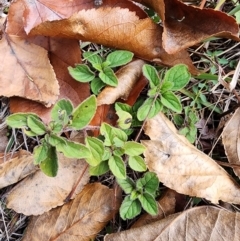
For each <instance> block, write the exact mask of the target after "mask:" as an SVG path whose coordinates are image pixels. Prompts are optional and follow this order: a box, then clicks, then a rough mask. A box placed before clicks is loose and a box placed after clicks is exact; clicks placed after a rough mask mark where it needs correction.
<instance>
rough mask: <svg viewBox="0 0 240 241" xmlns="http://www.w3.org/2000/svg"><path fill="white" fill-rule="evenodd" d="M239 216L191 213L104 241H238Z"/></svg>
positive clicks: (198, 210)
mask: <svg viewBox="0 0 240 241" xmlns="http://www.w3.org/2000/svg"><path fill="white" fill-rule="evenodd" d="M239 235H240V214H239V213H233V212H229V211H226V210H224V209H219V208H216V207H211V206H203V207H197V208H192V209H189V210H187V211H185V212H183V213H181V214H179V215H178V214H175V215H172V216H169V217H168V218H166V219H163V220H161V221H158V222H155V223H152V224H151V225H146V226H143V227H140V228H136V229H130V230H128V231H124V232H120V233H116V234H110V235H107V236H105V239H104V240H105V241H128V240H131V241H135V240H136V241H172V240H176V241H193V240H198V241H218V240H229V241H230V240H231V241H238V240H239Z"/></svg>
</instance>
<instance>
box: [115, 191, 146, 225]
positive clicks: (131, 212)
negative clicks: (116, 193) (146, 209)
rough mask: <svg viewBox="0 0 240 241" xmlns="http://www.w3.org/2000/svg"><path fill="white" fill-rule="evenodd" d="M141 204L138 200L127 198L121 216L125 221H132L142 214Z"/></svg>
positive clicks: (121, 208)
mask: <svg viewBox="0 0 240 241" xmlns="http://www.w3.org/2000/svg"><path fill="white" fill-rule="evenodd" d="M141 209H142V208H141V203H140V202H139V200H138V199H135V200H131V199H130V196H129V195H128V196H126V197H125V198H124V200H123V202H122V204H121V207H120V210H119V212H120V216H121V218H122V219H123V220H126V219H132V218H134V217H136V216H137V215H138V214H140V212H141Z"/></svg>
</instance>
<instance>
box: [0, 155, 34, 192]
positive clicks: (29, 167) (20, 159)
mask: <svg viewBox="0 0 240 241" xmlns="http://www.w3.org/2000/svg"><path fill="white" fill-rule="evenodd" d="M36 170H38V168H37V167H36V166H35V165H34V164H33V156H32V154H31V153H29V152H27V151H23V150H20V151H19V152H18V153H17V155H15V156H14V157H13V158H12V159H10V160H9V161H7V162H3V163H1V164H0V188H3V187H6V186H9V185H11V184H13V183H16V182H18V181H20V180H22V179H23V178H24V177H26V176H28V175H30V174H32V173H34V172H35V171H36Z"/></svg>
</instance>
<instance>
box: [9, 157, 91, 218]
mask: <svg viewBox="0 0 240 241" xmlns="http://www.w3.org/2000/svg"><path fill="white" fill-rule="evenodd" d="M58 163H59V170H58V174H57V176H56V177H48V176H46V175H45V174H44V173H43V172H41V171H40V170H39V171H37V172H35V173H34V174H33V175H31V176H28V177H27V178H25V179H24V180H23V181H22V182H20V183H19V184H18V185H16V186H15V187H14V188H13V189H12V190H11V192H10V194H9V196H8V197H7V206H8V208H11V209H13V210H15V211H16V212H18V213H23V214H25V215H27V216H29V215H40V214H42V213H44V212H47V211H49V210H50V209H52V208H55V207H57V206H60V205H62V204H63V203H64V200H65V198H66V197H67V196H68V194H69V193H70V192H71V190H72V188H73V187H74V185H75V183H76V182H77V180H78V178H79V177H80V176H81V175H82V174H83V176H82V179H81V182H80V184H79V186H78V188H77V190H76V191H75V193H74V194H73V196H72V198H74V197H75V196H76V194H77V193H79V192H80V191H81V190H82V188H83V186H84V185H85V184H86V183H87V182H88V180H89V172H88V170H86V162H85V161H84V160H77V159H70V158H66V157H64V156H63V155H61V154H60V155H58Z"/></svg>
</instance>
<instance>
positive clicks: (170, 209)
mask: <svg viewBox="0 0 240 241" xmlns="http://www.w3.org/2000/svg"><path fill="white" fill-rule="evenodd" d="M180 195H181V194H178V193H177V192H175V191H174V190H171V189H168V190H167V191H166V193H164V195H162V196H161V198H160V199H159V200H158V214H157V215H155V216H151V215H150V214H148V213H145V214H143V215H141V216H140V218H139V219H138V220H137V221H136V222H135V223H134V224H133V225H132V226H131V228H138V227H141V226H144V225H146V224H150V223H153V222H156V221H158V220H161V219H163V218H166V217H167V216H169V215H171V214H174V213H175V211H176V210H175V208H176V204H177V199H178V196H180Z"/></svg>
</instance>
